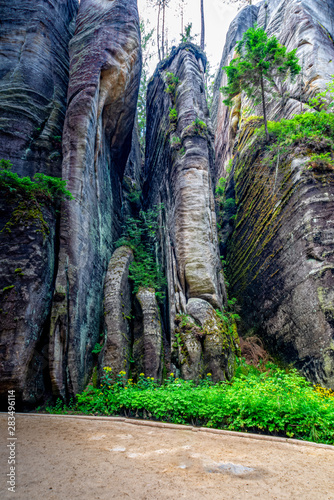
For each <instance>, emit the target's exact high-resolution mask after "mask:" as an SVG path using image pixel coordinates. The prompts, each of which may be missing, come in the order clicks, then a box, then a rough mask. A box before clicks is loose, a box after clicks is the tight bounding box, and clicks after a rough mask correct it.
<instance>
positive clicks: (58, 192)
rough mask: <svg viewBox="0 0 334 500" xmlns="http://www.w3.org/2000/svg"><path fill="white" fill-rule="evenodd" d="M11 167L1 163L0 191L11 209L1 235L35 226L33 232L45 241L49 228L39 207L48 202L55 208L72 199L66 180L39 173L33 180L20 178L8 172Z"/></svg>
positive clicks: (3, 162) (1, 161) (0, 161)
mask: <svg viewBox="0 0 334 500" xmlns="http://www.w3.org/2000/svg"><path fill="white" fill-rule="evenodd" d="M12 166H13V165H12V163H11V162H10V161H9V160H4V159H1V160H0V191H2V193H3V194H4V196H5V197H6V199H8V203H9V206H10V205H12V206H13V211H12V215H11V217H10V219H9V220H8V221H7V223H6V224H5V226H4V227H3V228H2V229H1V232H2V231H6V232H8V233H11V232H12V229H13V227H14V226H18V225H24V226H28V225H30V224H35V225H36V226H37V227H38V229H36V232H40V233H42V234H43V237H44V238H45V237H46V235H47V234H48V233H49V227H48V224H47V222H46V221H45V220H44V216H43V212H42V206H46V205H49V204H50V203H51V204H54V205H55V206H58V205H59V203H60V202H61V201H63V200H65V199H69V200H73V199H74V198H73V196H72V194H71V193H70V191H68V190H67V189H66V181H63V180H62V179H59V178H58V177H50V176H48V175H44V174H40V173H37V174H35V175H34V177H33V178H32V179H30V177H20V176H19V175H18V174H16V173H15V172H12V171H11V168H12Z"/></svg>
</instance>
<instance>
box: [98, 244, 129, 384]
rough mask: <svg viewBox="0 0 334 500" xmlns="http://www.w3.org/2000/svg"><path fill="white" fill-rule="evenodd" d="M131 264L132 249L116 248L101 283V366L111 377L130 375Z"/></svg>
mask: <svg viewBox="0 0 334 500" xmlns="http://www.w3.org/2000/svg"><path fill="white" fill-rule="evenodd" d="M131 262H133V252H132V250H131V248H129V247H126V246H123V247H120V248H117V250H115V252H114V253H113V256H112V258H111V259H110V262H109V266H108V271H107V274H106V279H105V283H104V317H105V327H106V332H105V335H106V340H105V345H104V348H103V354H102V355H103V362H102V365H103V366H109V367H111V368H112V370H113V373H114V374H118V373H119V372H120V371H122V370H123V371H125V372H126V374H127V375H128V373H129V363H130V361H129V360H130V354H131V331H130V320H131V298H132V294H131V288H130V283H129V280H128V276H129V266H130V264H131Z"/></svg>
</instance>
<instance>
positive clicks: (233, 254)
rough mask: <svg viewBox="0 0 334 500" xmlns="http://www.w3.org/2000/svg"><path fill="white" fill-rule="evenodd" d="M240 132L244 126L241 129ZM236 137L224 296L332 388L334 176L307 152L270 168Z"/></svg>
mask: <svg viewBox="0 0 334 500" xmlns="http://www.w3.org/2000/svg"><path fill="white" fill-rule="evenodd" d="M244 137H247V131H246V132H245V134H244ZM251 145H252V141H251V140H250V142H247V140H244V141H243V135H242V136H241V139H240V143H239V146H240V156H239V158H238V160H237V161H236V163H235V176H236V178H237V179H238V181H237V182H236V185H235V195H236V202H237V206H238V212H237V218H236V221H235V223H236V229H235V231H234V232H233V235H232V236H231V238H230V239H229V241H228V250H227V261H228V262H227V265H228V278H229V282H230V286H231V294H232V295H234V296H236V297H237V298H238V301H239V304H240V306H241V311H242V312H241V314H242V318H243V325H244V329H245V330H250V329H254V331H256V332H257V333H258V334H259V335H260V336H261V337H262V338H263V339H264V340H265V342H266V344H267V346H268V347H269V348H271V350H272V351H274V352H275V353H276V354H277V355H279V356H281V357H282V358H283V359H284V360H285V361H286V362H289V363H291V362H293V363H294V364H295V366H296V367H298V368H300V369H301V370H302V371H303V372H304V373H305V375H307V376H308V377H309V378H310V379H311V380H312V381H314V382H317V383H320V384H322V385H326V386H329V387H334V322H333V318H334V309H333V299H334V296H333V290H334V272H333V270H334V262H333V250H334V221H333V217H332V213H333V209H334V190H333V185H334V176H333V175H334V174H333V172H332V170H330V169H329V170H328V171H323V172H317V171H316V170H315V171H312V170H309V169H308V168H307V167H308V163H307V162H308V160H309V157H308V156H303V155H299V156H297V157H294V156H293V155H290V156H288V157H283V158H282V159H281V160H280V162H279V163H278V165H277V167H278V168H277V175H275V169H276V165H273V166H270V165H269V164H268V162H266V161H265V155H264V154H263V153H262V154H260V155H259V156H258V157H257V158H256V155H255V158H256V159H255V160H254V159H253V158H254V157H252V156H251V155H250V154H249V151H250V150H249V147H250V146H251Z"/></svg>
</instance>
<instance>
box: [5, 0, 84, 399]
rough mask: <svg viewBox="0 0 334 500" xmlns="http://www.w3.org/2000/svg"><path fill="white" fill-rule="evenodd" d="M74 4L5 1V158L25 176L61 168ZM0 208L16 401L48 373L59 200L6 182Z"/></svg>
mask: <svg viewBox="0 0 334 500" xmlns="http://www.w3.org/2000/svg"><path fill="white" fill-rule="evenodd" d="M77 8H78V4H77V1H76V0H68V1H63V0H52V1H50V2H44V1H35V2H30V1H25V0H23V1H20V2H18V1H15V0H13V1H12V2H4V1H1V2H0V12H1V26H0V48H1V50H0V108H1V116H0V158H4V159H6V160H10V161H11V162H12V163H13V171H14V172H18V173H19V174H20V175H21V176H27V175H30V176H32V175H33V174H35V173H36V172H42V173H45V174H48V175H55V176H60V175H61V168H60V167H61V153H60V151H61V135H62V127H63V122H64V117H65V108H66V92H67V85H68V71H69V55H68V43H69V40H70V37H71V36H72V34H73V31H74V26H73V23H74V21H75V16H76V13H77ZM0 214H1V215H0V291H1V293H0V311H1V315H0V378H1V381H2V384H1V392H2V390H3V391H7V389H8V388H11V389H15V390H16V394H17V398H18V403H19V402H20V400H21V398H22V399H23V401H24V402H31V403H33V402H36V400H38V398H39V397H40V396H41V395H42V394H43V392H44V391H45V390H46V388H45V383H44V382H45V380H44V379H47V378H48V377H47V365H48V347H47V344H48V336H47V332H46V329H47V326H46V325H47V320H48V315H49V314H50V309H51V301H52V293H53V285H54V271H55V266H56V249H57V244H56V214H55V207H51V206H50V207H45V206H43V207H41V206H40V205H39V204H38V203H34V202H32V201H31V200H30V201H29V199H28V195H26V198H24V197H21V196H20V195H19V193H12V192H9V190H8V189H7V190H6V189H1V196H0ZM45 372H46V376H44V375H45Z"/></svg>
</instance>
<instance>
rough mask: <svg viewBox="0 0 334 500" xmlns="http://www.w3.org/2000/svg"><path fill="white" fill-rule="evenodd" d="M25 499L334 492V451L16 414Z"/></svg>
mask: <svg viewBox="0 0 334 500" xmlns="http://www.w3.org/2000/svg"><path fill="white" fill-rule="evenodd" d="M16 420H17V433H16V435H17V450H16V451H17V483H16V484H17V486H16V493H15V494H14V493H10V492H8V491H7V486H6V473H7V471H8V465H7V463H6V461H7V458H6V457H7V451H6V449H5V446H3V442H5V441H6V436H7V432H6V415H1V416H0V431H1V432H0V436H1V438H2V441H3V442H2V444H1V463H0V471H1V472H0V473H1V478H0V498H1V499H7V498H15V499H17V500H18V499H19V500H28V499H29V500H40V499H42V500H49V499H50V500H53V499H55V500H63V499H64V500H65V499H66V500H75V499H80V500H86V499H87V500H88V499H89V500H98V499H101V500H102V499H103V500H104V499H106V500H107V499H108V500H110V499H117V500H123V499H134V500H179V499H188V500H197V499H199V500H204V499H208V500H209V499H210V500H216V499H219V500H225V499H226V500H234V499H235V500H243V499H247V500H248V499H256V500H259V499H265V500H271V499H279V500H281V499H289V500H290V499H296V500H297V499H298V500H301V499H303V500H305V499H312V500H322V499H326V500H334V451H332V450H330V449H321V448H313V447H304V446H298V445H294V444H287V443H272V442H267V441H259V440H254V439H249V438H239V437H231V436H225V435H221V434H219V435H218V434H210V433H207V432H193V431H188V430H174V429H161V428H155V427H145V426H141V425H140V426H139V425H131V424H129V423H123V422H115V421H111V422H109V421H108V422H106V421H99V420H79V419H66V418H54V417H52V416H50V417H49V416H43V415H42V416H37V417H34V416H29V415H17V416H16Z"/></svg>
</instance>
